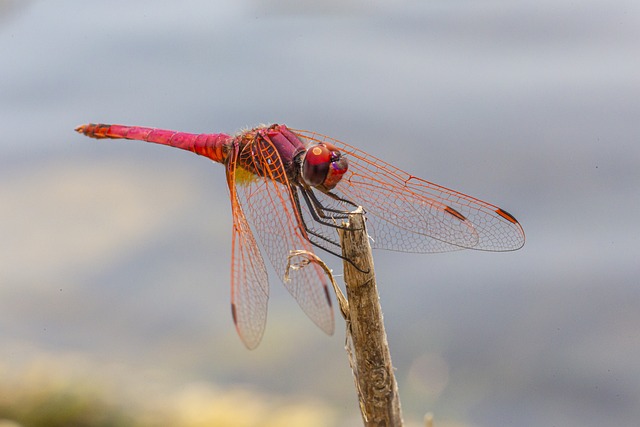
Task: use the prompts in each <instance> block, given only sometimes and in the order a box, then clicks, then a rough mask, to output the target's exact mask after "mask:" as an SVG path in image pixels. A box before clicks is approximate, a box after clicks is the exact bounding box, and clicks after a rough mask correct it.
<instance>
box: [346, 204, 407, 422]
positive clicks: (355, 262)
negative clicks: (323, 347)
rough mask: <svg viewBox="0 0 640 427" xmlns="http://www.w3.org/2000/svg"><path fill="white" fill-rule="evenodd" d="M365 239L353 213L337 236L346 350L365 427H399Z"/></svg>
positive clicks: (394, 387)
mask: <svg viewBox="0 0 640 427" xmlns="http://www.w3.org/2000/svg"><path fill="white" fill-rule="evenodd" d="M368 239H369V238H368V235H367V231H366V227H365V218H364V214H363V211H362V208H358V209H356V210H355V211H353V212H352V213H350V214H349V223H348V224H346V229H344V230H342V231H341V233H340V240H341V245H342V256H343V257H344V258H345V261H344V263H343V265H344V279H345V282H346V288H347V298H348V301H349V319H348V321H347V346H346V347H347V352H348V353H349V360H350V363H351V368H352V370H353V375H354V380H355V383H356V388H357V390H358V398H359V400H360V411H361V413H362V419H363V420H364V424H365V426H392V427H396V426H402V411H401V409H400V397H399V395H398V385H397V383H396V379H395V376H394V373H393V366H392V365H391V355H390V353H389V344H388V343H387V335H386V333H385V331H384V324H383V321H382V310H381V308H380V301H379V296H378V288H377V287H376V280H375V273H374V271H373V256H372V255H371V246H370V245H369V240H368ZM347 260H348V261H347ZM354 355H355V360H354V357H353V356H354Z"/></svg>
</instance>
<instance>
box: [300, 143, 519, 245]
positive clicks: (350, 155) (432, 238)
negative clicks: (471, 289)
mask: <svg viewBox="0 0 640 427" xmlns="http://www.w3.org/2000/svg"><path fill="white" fill-rule="evenodd" d="M294 132H295V133H296V134H298V135H299V136H302V137H304V138H305V139H307V140H308V141H310V142H311V143H313V142H314V141H315V142H330V143H332V144H334V145H335V146H337V147H338V148H339V149H340V150H341V151H342V152H343V154H344V155H346V156H347V160H348V162H349V169H348V171H347V173H346V174H345V175H344V176H343V177H342V180H341V181H340V183H339V184H338V186H337V187H336V188H335V192H336V193H338V195H339V196H341V197H344V198H346V199H348V200H350V201H352V202H353V203H355V204H358V205H362V206H363V207H364V209H365V212H366V213H367V219H368V227H369V234H370V235H371V236H372V239H373V242H372V246H373V247H377V248H382V249H390V250H396V251H403V252H422V253H424V252H444V251H450V250H456V249H465V248H468V249H478V250H487V251H509V250H515V249H519V248H520V247H522V245H523V244H524V232H523V230H522V227H521V226H520V224H519V223H518V222H517V220H516V219H515V218H514V217H513V216H511V215H510V214H509V213H507V212H506V211H504V210H502V209H500V208H498V207H497V206H494V205H492V204H489V203H486V202H483V201H481V200H479V199H476V198H474V197H470V196H467V195H465V194H462V193H459V192H457V191H454V190H451V189H448V188H445V187H442V186H440V185H437V184H434V183H431V182H428V181H425V180H423V179H420V178H417V177H415V176H412V175H410V174H408V173H406V172H404V171H402V170H400V169H398V168H396V167H395V166H392V165H390V164H389V163H387V162H385V161H383V160H380V159H377V158H375V157H373V156H371V155H369V154H367V153H365V152H363V151H362V150H359V149H357V148H355V147H352V146H350V145H348V144H346V143H344V142H341V141H338V140H336V139H333V138H330V137H327V136H324V135H320V134H317V133H312V132H307V131H298V130H296V131H294Z"/></svg>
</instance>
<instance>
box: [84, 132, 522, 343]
mask: <svg viewBox="0 0 640 427" xmlns="http://www.w3.org/2000/svg"><path fill="white" fill-rule="evenodd" d="M76 131H77V132H79V133H82V134H84V135H86V136H89V137H92V138H97V139H103V138H111V139H127V140H138V141H146V142H152V143H156V144H161V145H167V146H171V147H176V148H180V149H183V150H188V151H191V152H194V153H196V154H198V155H201V156H204V157H207V158H209V159H210V160H213V161H214V162H217V163H221V164H222V165H224V167H225V172H226V178H227V185H228V187H229V196H230V200H231V213H232V218H233V232H232V256H231V314H232V318H233V322H234V324H235V327H236V330H237V332H238V334H239V336H240V338H241V340H242V342H243V343H244V345H245V346H246V347H247V348H249V349H254V348H256V347H257V346H258V344H259V343H260V341H261V339H262V336H263V334H264V330H265V326H266V318H267V302H268V298H269V280H268V273H267V265H266V263H265V261H264V258H263V254H264V255H265V257H266V258H267V259H268V260H269V262H270V263H271V265H272V267H273V268H274V269H275V271H282V270H283V269H284V268H285V265H287V261H288V257H289V251H290V250H291V249H302V250H306V251H309V252H313V247H317V248H320V249H323V250H325V251H327V252H329V253H331V254H334V255H337V256H339V257H341V252H340V242H339V236H338V229H339V228H340V227H341V225H340V224H342V221H343V220H344V219H345V218H347V214H348V212H350V211H352V210H353V209H354V208H356V207H358V206H363V207H364V209H365V212H366V219H367V229H368V233H369V236H370V239H371V246H372V247H373V248H380V249H388V250H393V251H400V252H415V253H432V252H446V251H452V250H459V249H475V250H481V251H513V250H516V249H519V248H521V247H522V246H523V245H524V242H525V235H524V231H523V229H522V226H521V225H520V224H519V223H518V221H517V220H516V219H515V217H514V216H513V215H511V214H510V213H508V212H507V211H506V210H504V209H501V208H499V207H497V206H495V205H492V204H490V203H487V202H483V201H482V200H479V199H476V198H474V197H471V196H467V195H465V194H463V193H460V192H457V191H454V190H451V189H448V188H445V187H443V186H440V185H437V184H434V183H431V182H429V181H426V180H423V179H421V178H418V177H416V176H413V175H410V174H408V173H407V172H404V171H402V170H401V169H398V168H397V167H395V166H392V165H391V164H389V163H387V162H385V161H384V160H381V159H379V158H376V157H374V156H372V155H370V154H368V153H366V152H364V151H362V150H360V149H358V148H356V147H353V146H351V145H348V144H346V143H344V142H341V141H339V140H337V139H334V138H331V137H328V136H325V135H322V134H319V133H316V132H309V131H305V130H297V129H293V128H289V127H287V126H286V125H283V124H272V125H260V126H258V127H255V128H252V129H247V130H243V131H240V132H238V133H236V134H234V135H229V134H225V133H213V134H194V133H185V132H176V131H172V130H164V129H155V128H148V127H139V126H123V125H115V124H93V123H90V124H85V125H82V126H79V127H77V128H76ZM258 242H260V245H258ZM281 280H283V282H284V286H285V287H286V288H287V290H288V291H289V293H290V294H291V295H292V296H293V297H294V298H295V300H296V301H297V302H298V304H299V305H300V307H301V308H302V310H303V311H304V312H305V313H306V314H307V316H308V317H309V318H311V320H312V321H313V322H314V323H315V324H316V325H318V326H319V327H320V329H322V330H323V331H324V332H326V333H327V334H329V335H331V334H333V331H334V317H333V308H332V303H331V298H330V294H329V287H328V283H327V279H326V276H325V273H324V272H323V271H322V270H321V269H320V267H318V266H315V265H314V266H313V267H311V268H302V269H297V270H295V271H294V272H293V274H291V275H289V277H288V278H287V280H284V279H281Z"/></svg>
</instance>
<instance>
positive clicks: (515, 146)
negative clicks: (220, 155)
mask: <svg viewBox="0 0 640 427" xmlns="http://www.w3.org/2000/svg"><path fill="white" fill-rule="evenodd" d="M87 122H104V123H120V124H129V125H142V126H151V127H163V128H167V129H175V130H182V131H189V132H235V131H236V130H238V129H240V128H243V127H245V126H253V125H256V124H259V123H273V122H278V123H285V124H287V125H290V126H292V127H296V128H302V129H309V130H313V131H317V132H321V133H324V134H327V135H330V136H333V137H335V138H338V139H341V140H343V141H345V142H348V143H350V144H352V145H356V146H358V147H360V148H362V149H363V150H365V151H367V152H370V153H371V154H373V155H375V156H377V157H380V158H382V159H385V160H386V161H388V162H390V163H392V164H394V165H397V166H399V167H401V168H402V169H404V170H407V171H408V172H410V173H413V174H415V175H418V176H420V177H423V178H425V179H428V180H430V181H434V182H436V183H439V184H441V185H445V186H448V187H450V188H454V189H457V190H460V191H462V192H464V193H467V194H470V195H473V196H475V197H478V198H480V199H483V200H486V201H488V202H491V203H494V204H497V205H499V206H501V207H503V208H504V209H506V210H508V211H509V212H511V213H512V214H513V215H515V216H516V217H517V218H518V219H519V220H520V222H521V223H522V225H523V227H524V229H525V232H526V234H527V243H526V245H525V247H524V248H523V249H522V250H520V251H517V252H513V253H498V254H496V253H478V252H475V251H462V252H457V253H447V254H436V255H406V254H397V253H390V252H384V251H378V252H376V253H374V256H375V261H376V271H377V278H378V286H379V288H380V293H381V302H382V307H383V310H384V313H385V321H386V326H387V333H388V336H389V342H390V345H391V352H392V358H393V362H394V365H395V367H396V368H397V370H396V375H397V378H398V381H399V387H400V395H401V398H402V403H403V409H404V414H405V418H406V420H407V421H408V422H409V425H419V424H418V423H419V422H420V420H421V418H422V416H423V414H424V413H425V412H427V411H433V412H434V413H435V416H436V426H438V427H440V426H457V427H461V426H504V425H512V426H520V427H521V426H602V425H611V426H614V425H615V426H636V425H637V423H638V419H640V283H638V276H639V274H638V273H640V262H639V256H638V255H639V249H638V245H639V243H640V227H639V226H638V218H639V216H640V167H639V165H640V145H639V144H640V3H638V2H637V1H617V0H616V1H603V0H586V1H581V2H572V1H565V0H560V1H558V0H554V1H546V0H543V1H540V0H538V1H522V2H509V1H490V2H472V1H400V2H383V1H377V2H368V1H364V0H362V1H337V0H334V1H326V2H304V1H303V2H298V1H292V0H289V1H287V0H280V1H278V0H272V1H258V0H255V1H232V0H229V1H213V2H210V1H204V0H200V1H185V2H179V3H178V2H175V3H168V4H165V3H164V2H154V1H130V0H127V1H113V2H82V1H57V2H44V1H6V0H5V1H2V2H0V130H1V131H2V136H1V137H0V386H2V382H3V381H4V382H5V385H6V384H7V383H6V381H10V380H11V381H14V383H15V382H16V381H17V382H24V381H26V380H25V378H27V379H28V378H31V377H32V376H38V375H45V376H46V375H52V373H55V374H56V375H58V376H59V378H58V380H59V381H65V378H67V377H81V378H85V380H86V379H87V378H93V376H95V377H96V378H100V379H99V380H98V379H96V383H100V384H103V385H105V387H111V388H113V389H115V390H119V393H123V392H125V391H126V392H129V393H131V394H133V395H135V396H136V398H138V399H148V400H154V399H156V400H162V399H166V400H167V401H172V402H174V403H175V402H177V401H182V400H180V399H187V400H188V397H189V396H191V397H193V396H194V395H198V391H199V392H200V394H199V395H198V396H205V397H204V398H202V399H201V400H200V401H201V402H204V403H203V404H202V405H203V406H202V407H209V408H212V407H213V406H214V404H213V403H212V401H213V400H215V399H220V398H225V397H228V396H230V395H233V396H240V397H239V398H238V399H237V401H236V400H233V402H236V403H234V405H232V406H234V408H233V410H235V411H236V412H238V414H239V415H240V414H242V415H243V416H245V415H246V414H248V413H249V412H250V410H251V408H253V409H254V410H255V408H256V407H257V406H259V404H258V403H256V402H257V401H258V400H260V399H263V400H264V402H267V403H264V405H266V406H269V405H276V406H277V407H278V408H280V409H282V411H283V412H282V413H283V414H284V415H282V417H283V418H286V419H291V417H292V416H293V415H292V412H294V411H292V410H290V409H291V408H293V407H295V408H298V409H299V412H300V413H299V414H298V416H300V417H302V418H300V419H305V420H307V419H306V418H304V417H306V416H307V414H308V413H312V412H313V410H312V409H309V411H307V409H308V408H315V410H316V412H315V414H312V415H313V416H310V418H309V419H311V418H313V417H315V418H313V419H314V420H315V422H316V424H315V425H335V426H352V425H359V424H360V418H359V414H358V410H357V402H356V398H355V393H354V389H353V380H352V377H351V373H350V370H349V367H348V363H347V359H346V355H345V352H344V348H343V345H344V326H343V322H342V321H341V319H339V321H338V323H337V331H336V334H335V336H333V337H327V336H325V335H324V334H323V333H322V332H321V331H320V330H319V329H317V328H316V327H315V326H314V325H313V324H312V323H311V321H309V320H308V319H307V318H306V317H305V315H304V314H303V313H302V311H301V310H300V309H299V308H298V307H297V305H296V303H295V301H294V300H293V299H292V298H291V297H290V296H289V295H288V294H287V293H286V291H285V290H284V289H283V287H282V285H281V284H280V283H279V282H278V281H277V280H275V279H273V280H272V281H271V289H272V297H271V300H270V307H269V318H268V323H267V330H266V334H265V337H264V340H263V342H262V344H261V345H260V347H258V349H257V350H255V351H247V350H246V349H245V348H244V347H243V345H242V343H241V341H240V340H239V338H238V337H237V336H236V333H235V330H234V327H233V324H232V321H231V315H230V310H229V299H230V297H229V268H230V257H231V248H230V247H231V217H230V209H229V201H228V195H227V189H226V182H225V179H224V171H223V168H222V167H221V166H220V165H217V164H212V163H211V162H209V161H208V160H206V159H204V158H200V157H196V156H194V155H192V154H191V153H187V152H182V151H178V150H174V149H169V148H166V147H159V146H155V145H150V144H144V143H142V142H123V141H108V140H106V141H95V140H90V139H88V138H86V137H83V136H80V135H77V134H75V133H74V132H73V128H74V127H75V126H77V125H79V124H83V123H87ZM319 255H321V256H323V258H325V259H328V258H329V256H328V255H326V254H323V253H319ZM331 266H332V267H333V268H334V269H335V271H336V272H338V273H340V272H341V266H340V263H339V262H337V260H331ZM34 372H35V373H34ZM43 372H44V374H43ZM30 375H31V377H30ZM89 381H90V382H91V380H89ZM3 390H5V391H6V387H5V388H4V389H3ZM194 390H195V391H194ZM176 393H178V394H176ZM243 393H244V394H243ZM116 394H118V393H116ZM176 396H178V397H179V398H178V397H176ZM185 396H186V397H185ZM194 399H195V398H194ZM207 399H211V400H207ZM274 399H275V402H276V403H274ZM196 400H197V399H196ZM300 402H302V403H300ZM298 404H299V405H298ZM307 404H308V405H307ZM185 405H187V404H185ZM296 405H298V406H296ZM305 405H306V406H305ZM142 406H144V404H142ZM187 406H188V405H187ZM283 408H284V409H283ZM286 408H289V409H286ZM300 408H302V409H300ZM304 408H307V409H304ZM318 408H320V409H318ZM267 412H268V411H267ZM270 413H271V414H273V412H270ZM274 423H275V424H274V425H278V423H276V422H275V421H274ZM302 423H303V422H302V421H300V422H299V425H304V424H302ZM304 423H306V425H314V424H312V422H311V421H308V420H307V421H304ZM279 425H285V423H284V422H281V423H279Z"/></svg>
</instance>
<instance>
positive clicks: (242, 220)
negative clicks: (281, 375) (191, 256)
mask: <svg viewBox="0 0 640 427" xmlns="http://www.w3.org/2000/svg"><path fill="white" fill-rule="evenodd" d="M236 154H237V153H235V154H231V156H232V157H231V158H230V159H229V162H228V164H227V184H228V185H229V193H230V196H231V213H232V216H233V238H232V257H231V313H232V315H233V322H234V323H235V326H236V330H237V331H238V335H240V338H241V339H242V342H244V344H245V345H246V346H247V348H249V349H254V348H256V347H257V346H258V344H260V341H261V340H262V335H263V334H264V328H265V325H266V322H267V302H268V300H269V280H268V276H267V269H266V267H265V264H264V261H263V259H262V255H261V254H260V250H259V249H258V245H257V244H256V241H255V238H254V236H253V233H252V232H251V228H250V227H249V223H248V222H247V218H246V217H245V215H244V212H243V210H242V207H241V205H240V201H239V200H238V193H237V191H236V188H237V187H236V160H237V158H236V157H234V156H235V155H236Z"/></svg>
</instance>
